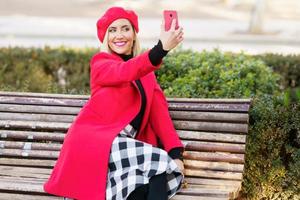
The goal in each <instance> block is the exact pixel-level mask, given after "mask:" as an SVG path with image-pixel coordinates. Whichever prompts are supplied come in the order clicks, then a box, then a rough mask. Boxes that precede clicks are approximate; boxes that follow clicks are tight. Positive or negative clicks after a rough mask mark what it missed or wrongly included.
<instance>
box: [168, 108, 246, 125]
mask: <svg viewBox="0 0 300 200" xmlns="http://www.w3.org/2000/svg"><path fill="white" fill-rule="evenodd" d="M170 115H171V117H172V119H175V120H182V119H183V120H186V119H189V120H191V121H192V120H194V121H196V120H197V121H212V122H238V123H242V122H243V123H248V120H249V117H248V114H245V113H222V112H191V111H190V112H187V111H170Z"/></svg>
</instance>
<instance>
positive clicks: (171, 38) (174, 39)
mask: <svg viewBox="0 0 300 200" xmlns="http://www.w3.org/2000/svg"><path fill="white" fill-rule="evenodd" d="M175 26H176V19H173V20H172V24H171V28H170V30H168V31H165V21H164V19H163V21H162V24H161V31H160V36H159V39H160V41H161V43H162V46H163V49H164V50H165V51H169V50H171V49H173V48H175V47H176V46H177V45H178V44H179V43H180V42H182V41H183V37H182V36H183V32H182V30H183V28H182V27H179V28H178V29H177V30H175Z"/></svg>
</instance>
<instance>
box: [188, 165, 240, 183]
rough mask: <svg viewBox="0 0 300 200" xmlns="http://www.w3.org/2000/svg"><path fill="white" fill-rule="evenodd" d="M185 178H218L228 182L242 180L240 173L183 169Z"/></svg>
mask: <svg viewBox="0 0 300 200" xmlns="http://www.w3.org/2000/svg"><path fill="white" fill-rule="evenodd" d="M185 174H186V175H187V176H193V177H207V178H219V179H230V180H242V173H240V172H224V171H213V170H203V169H200V170H199V169H188V168H187V169H185Z"/></svg>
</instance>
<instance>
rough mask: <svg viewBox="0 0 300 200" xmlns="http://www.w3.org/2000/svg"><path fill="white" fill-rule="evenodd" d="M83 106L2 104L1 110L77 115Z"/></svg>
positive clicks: (0, 105)
mask: <svg viewBox="0 0 300 200" xmlns="http://www.w3.org/2000/svg"><path fill="white" fill-rule="evenodd" d="M80 109H81V107H70V106H40V105H38V106H37V105H14V104H0V112H12V113H42V114H66V115H77V114H78V112H79V111H80Z"/></svg>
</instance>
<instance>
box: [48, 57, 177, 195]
mask: <svg viewBox="0 0 300 200" xmlns="http://www.w3.org/2000/svg"><path fill="white" fill-rule="evenodd" d="M148 53H149V51H147V52H145V53H143V54H141V55H139V56H137V57H134V58H132V59H130V60H128V61H127V62H124V61H123V60H122V59H121V58H120V57H119V56H117V55H115V54H108V53H103V52H101V53H98V54H96V55H95V56H94V57H93V58H92V60H91V63H90V64H91V81H90V86H91V97H90V99H89V100H88V101H87V103H86V104H85V105H84V106H83V108H82V109H81V110H80V112H79V113H78V115H77V117H76V119H75V120H74V122H73V123H72V125H71V126H70V128H69V130H68V132H67V134H66V136H65V139H64V143H63V146H62V148H61V151H60V154H59V157H58V160H57V162H56V164H55V166H54V168H53V170H52V173H51V175H50V178H49V180H48V181H47V182H46V183H45V184H44V190H45V191H46V192H47V193H50V194H54V195H58V196H65V197H70V198H75V199H78V200H104V199H105V191H106V178H107V169H108V168H107V166H108V161H109V153H110V147H111V144H112V141H113V139H114V138H115V137H116V135H117V134H118V133H119V132H120V131H121V130H122V129H123V128H124V127H125V126H126V125H127V124H128V123H130V121H131V120H133V118H134V117H135V116H136V115H137V113H138V112H139V109H140V106H141V95H140V92H139V90H138V87H137V85H136V83H135V81H134V80H136V79H139V78H140V80H141V82H142V84H143V87H144V90H145V94H146V99H147V104H146V108H145V113H144V117H143V121H142V124H141V131H140V133H139V135H138V138H137V139H139V140H141V141H144V142H147V143H150V144H152V145H154V146H156V145H157V141H156V137H158V138H160V140H161V142H162V144H163V146H164V149H165V150H166V151H167V152H168V151H169V150H171V149H172V148H175V147H182V146H183V145H182V143H181V141H180V139H179V138H178V135H177V133H176V131H175V128H174V126H173V124H172V121H171V118H170V115H169V112H168V104H167V102H166V99H165V96H164V94H163V92H162V90H161V88H160V86H159V85H158V83H157V81H156V78H155V74H154V72H153V71H154V70H156V69H158V68H159V67H160V65H159V66H153V65H152V64H151V62H150V60H149V57H148Z"/></svg>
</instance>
